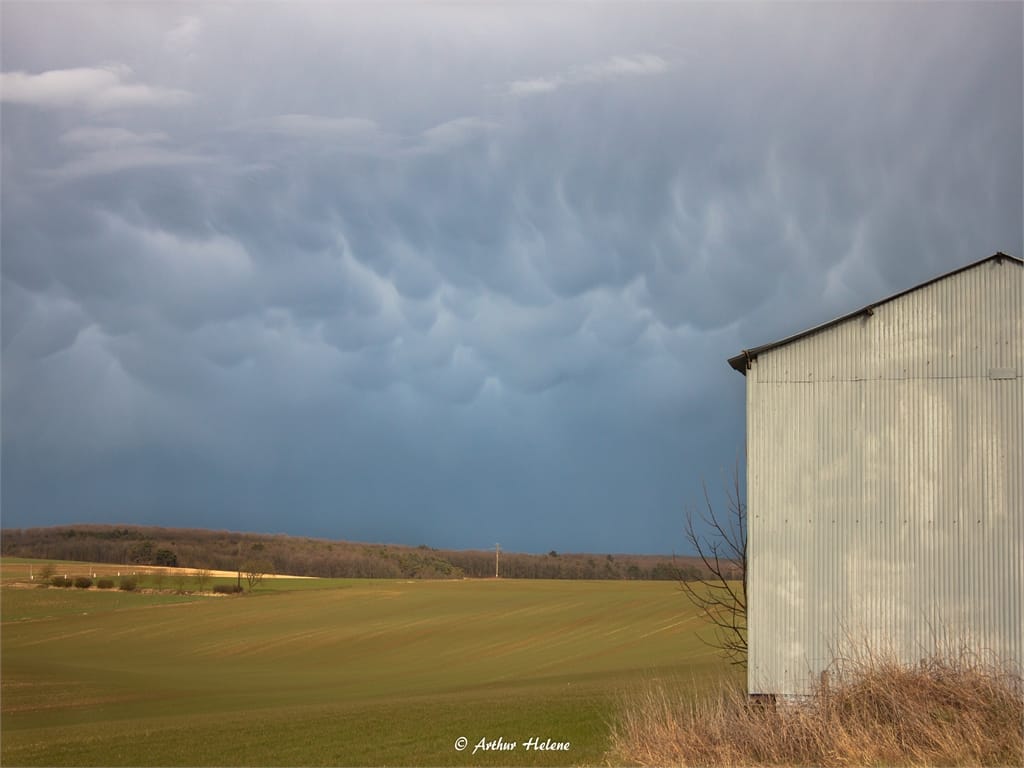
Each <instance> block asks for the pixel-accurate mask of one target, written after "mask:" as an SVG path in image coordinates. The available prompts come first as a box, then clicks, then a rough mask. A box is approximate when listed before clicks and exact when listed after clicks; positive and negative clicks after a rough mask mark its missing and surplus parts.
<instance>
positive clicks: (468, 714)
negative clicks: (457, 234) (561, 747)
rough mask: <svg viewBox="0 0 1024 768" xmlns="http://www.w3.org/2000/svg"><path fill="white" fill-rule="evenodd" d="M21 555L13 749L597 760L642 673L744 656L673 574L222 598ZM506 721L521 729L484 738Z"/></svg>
mask: <svg viewBox="0 0 1024 768" xmlns="http://www.w3.org/2000/svg"><path fill="white" fill-rule="evenodd" d="M4 565H5V566H8V567H6V568H4V571H5V572H6V573H7V574H8V577H7V578H5V579H4V586H3V588H2V590H0V600H2V602H0V619H2V637H0V673H2V674H0V680H2V704H0V706H2V722H0V726H2V735H3V739H2V746H0V762H2V763H3V765H5V766H8V765H10V766H13V765H383V764H391V765H394V764H399V765H576V764H595V763H600V762H602V760H603V758H604V754H605V750H606V748H607V733H608V723H609V721H610V719H611V718H613V717H614V716H615V712H616V711H617V709H618V708H619V707H620V706H621V703H622V700H623V697H624V696H625V695H626V694H627V692H628V691H629V690H631V689H634V688H636V687H638V686H643V685H644V683H645V681H647V680H650V679H653V678H662V679H664V678H672V679H675V680H678V681H682V684H683V685H685V686H692V687H693V688H700V687H702V686H703V685H705V684H706V683H707V682H708V681H709V679H710V678H712V677H714V678H718V677H720V676H721V675H722V674H727V673H728V672H727V665H725V664H723V662H722V661H721V660H720V659H719V658H718V657H717V656H716V655H715V654H714V651H712V650H711V649H709V648H708V647H706V646H705V645H703V644H702V643H701V642H700V640H699V639H698V638H697V636H696V630H697V629H699V628H700V624H699V619H698V618H697V617H696V615H695V613H694V611H693V609H692V608H691V607H690V606H689V604H688V603H687V602H686V600H685V598H684V597H683V596H682V595H681V593H680V591H679V589H678V587H677V586H676V585H675V584H673V583H666V582H614V581H609V582H574V581H557V582H555V581H513V580H499V581H494V580H488V581H483V580H481V581H416V582H406V581H343V580H322V581H310V580H304V581H299V580H295V581H292V580H274V581H267V582H265V583H264V585H262V586H261V587H260V588H258V589H257V592H256V593H255V594H252V595H245V596H242V597H217V598H215V597H204V596H189V595H174V594H167V593H148V594H137V593H125V592H119V591H117V590H112V591H97V590H87V591H86V590H77V589H56V588H49V589H39V588H23V587H18V586H15V585H14V584H13V583H12V578H11V577H10V575H9V574H10V573H12V570H11V568H12V565H13V564H11V563H10V561H9V560H8V561H5V562H4ZM459 737H465V738H466V739H467V740H468V742H469V745H468V748H467V749H466V750H464V751H461V752H460V751H457V750H456V749H455V746H454V745H455V742H456V739H457V738H459ZM499 737H500V738H501V739H502V740H503V741H504V742H506V743H507V742H512V741H514V742H517V747H516V749H515V750H513V751H501V752H494V751H491V752H484V751H478V752H477V753H476V754H473V749H474V746H475V745H476V744H477V743H478V742H479V741H480V740H481V739H485V738H486V739H498V738H499ZM530 737H539V739H540V740H541V741H542V742H543V741H545V740H547V739H551V740H552V741H553V742H569V744H570V748H569V749H568V751H558V752H556V751H538V750H535V749H530V750H528V749H526V748H525V742H526V741H527V740H528V739H529V738H530Z"/></svg>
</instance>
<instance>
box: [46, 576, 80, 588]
mask: <svg viewBox="0 0 1024 768" xmlns="http://www.w3.org/2000/svg"><path fill="white" fill-rule="evenodd" d="M50 583H51V584H53V586H55V587H70V586H71V585H72V584H74V582H73V581H71V579H69V578H68V577H67V576H54V577H53V578H52V579H50Z"/></svg>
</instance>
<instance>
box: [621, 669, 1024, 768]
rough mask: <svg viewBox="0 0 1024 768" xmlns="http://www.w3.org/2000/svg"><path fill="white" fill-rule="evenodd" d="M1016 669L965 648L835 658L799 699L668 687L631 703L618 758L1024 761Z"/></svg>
mask: <svg viewBox="0 0 1024 768" xmlns="http://www.w3.org/2000/svg"><path fill="white" fill-rule="evenodd" d="M1022 723H1024V698H1022V687H1021V678H1020V676H1019V675H1015V674H1009V673H1006V672H1003V671H1001V670H1000V669H999V668H998V667H996V666H994V665H990V664H988V665H986V664H982V663H980V662H979V661H977V659H975V658H972V657H970V656H969V655H967V654H960V655H959V656H958V657H957V658H955V659H954V660H949V659H931V660H929V661H926V662H923V663H922V664H921V665H920V666H919V667H914V668H907V667H904V666H900V665H899V664H897V663H895V662H894V661H892V660H891V659H888V658H880V657H878V656H870V655H868V656H866V657H861V658H858V659H856V660H853V661H847V662H845V663H843V664H837V665H835V667H834V669H833V670H832V672H831V674H830V676H829V679H828V680H827V681H825V682H823V683H822V684H821V685H819V686H818V687H817V688H816V689H815V690H814V691H813V693H812V694H811V695H810V696H809V697H807V698H806V699H805V700H802V701H800V702H799V703H792V704H782V703H780V704H778V705H777V706H772V705H770V704H759V703H751V702H750V701H749V700H748V698H747V696H746V692H745V690H744V689H743V688H742V686H741V685H740V684H731V685H726V686H723V687H721V688H719V690H718V691H717V692H716V693H715V694H714V695H713V696H711V697H710V698H708V699H705V700H703V701H698V702H694V701H692V700H689V701H687V700H685V699H681V697H679V696H674V695H672V694H670V693H669V692H668V691H667V690H666V689H665V688H664V687H661V688H653V689H648V690H647V691H646V692H645V693H643V694H641V695H640V696H638V697H636V698H634V699H633V700H632V701H630V702H628V703H627V705H626V706H625V707H624V711H623V713H622V715H621V718H620V719H619V721H618V722H616V723H615V724H614V725H613V727H612V750H611V752H610V753H609V755H608V760H609V762H610V763H612V764H639V765H659V766H667V765H691V766H693V765H700V766H710V765H715V766H736V765H819V766H851V765H856V766H860V765H884V766H890V765H893V766H894V765H913V766H953V765H983V766H996V765H1014V766H1020V765H1024V736H1022Z"/></svg>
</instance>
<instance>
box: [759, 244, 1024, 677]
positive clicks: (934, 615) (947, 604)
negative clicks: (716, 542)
mask: <svg viewBox="0 0 1024 768" xmlns="http://www.w3.org/2000/svg"><path fill="white" fill-rule="evenodd" d="M1022 287H1024V270H1022V268H1021V266H1020V264H1019V263H1016V262H1014V261H1012V260H1008V259H1004V260H1003V261H1001V262H996V261H987V262H983V263H981V264H979V265H977V266H976V267H974V268H971V269H968V270H966V271H963V272H960V273H958V274H954V275H951V276H950V277H948V278H946V279H943V280H940V281H938V282H936V283H932V284H931V285H927V286H925V287H923V288H921V289H920V290H917V291H913V292H911V293H909V294H906V295H904V296H902V297H899V298H897V299H894V300H892V301H890V302H888V303H886V304H883V305H880V306H878V307H876V308H875V310H874V314H873V315H870V316H869V315H867V314H865V315H863V316H860V317H856V318H853V319H851V320H849V321H847V322H844V323H841V324H839V325H837V326H833V327H831V328H828V329H826V330H823V331H822V332H820V333H817V334H814V335H811V336H808V337H805V338H804V339H800V340H798V341H796V342H793V343H791V344H788V345H786V346H783V347H779V348H776V349H773V350H769V351H767V352H763V353H762V354H761V355H760V356H759V357H758V358H757V359H756V360H754V362H753V364H752V368H751V370H749V371H748V373H747V452H748V455H747V472H748V475H747V493H748V505H749V506H748V515H749V543H748V546H749V550H748V558H749V589H750V595H749V615H748V626H749V651H750V654H749V664H748V685H749V691H750V692H751V693H782V694H801V693H806V692H807V689H808V686H809V685H810V684H811V683H812V682H813V681H816V680H817V679H818V675H819V674H820V672H821V671H822V670H823V669H825V668H826V667H827V666H828V664H829V662H830V661H831V659H832V658H833V657H834V656H835V655H836V654H837V653H846V652H847V651H848V650H849V647H848V646H849V644H851V643H852V644H853V645H855V646H859V647H861V648H863V647H864V646H865V645H867V646H870V647H871V648H872V649H873V650H875V651H893V652H895V653H897V654H898V655H899V656H900V657H901V658H902V659H903V660H904V661H906V662H917V661H918V659H920V658H922V657H923V656H927V655H928V654H930V653H932V652H933V651H935V650H936V649H938V650H941V649H943V648H948V647H950V646H958V645H959V644H961V643H963V642H966V643H969V644H970V645H971V646H972V647H973V648H974V649H976V650H983V651H985V652H988V653H992V654H994V655H996V656H998V657H999V658H1000V659H1001V660H1004V661H1011V662H1013V663H1016V664H1017V665H1018V668H1020V667H1021V666H1024V644H1022V635H1024V629H1022V627H1024V616H1022V610H1021V602H1022V596H1024V484H1022V479H1021V478H1022V474H1024V471H1022V468H1024V452H1022V444H1024V378H1022V377H1024V303H1022ZM1008 376H1012V377H1013V378H1007V377H1008Z"/></svg>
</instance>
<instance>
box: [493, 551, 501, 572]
mask: <svg viewBox="0 0 1024 768" xmlns="http://www.w3.org/2000/svg"><path fill="white" fill-rule="evenodd" d="M499 555H501V544H495V545H494V578H498V556H499Z"/></svg>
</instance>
